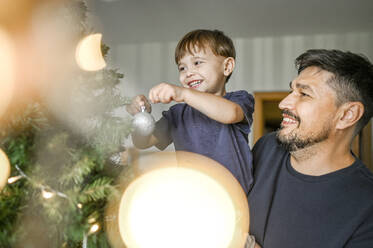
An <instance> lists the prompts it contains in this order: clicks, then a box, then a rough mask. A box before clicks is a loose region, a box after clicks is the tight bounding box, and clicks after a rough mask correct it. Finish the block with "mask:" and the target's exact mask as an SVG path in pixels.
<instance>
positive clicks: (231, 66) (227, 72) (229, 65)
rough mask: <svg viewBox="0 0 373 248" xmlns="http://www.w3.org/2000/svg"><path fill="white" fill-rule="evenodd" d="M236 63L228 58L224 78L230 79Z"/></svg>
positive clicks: (225, 63)
mask: <svg viewBox="0 0 373 248" xmlns="http://www.w3.org/2000/svg"><path fill="white" fill-rule="evenodd" d="M235 65H236V61H235V60H234V58H232V57H228V58H226V59H225V60H224V76H226V77H228V76H229V75H231V73H232V72H233V70H234V67H235Z"/></svg>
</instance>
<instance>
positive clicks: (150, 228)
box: [118, 152, 249, 248]
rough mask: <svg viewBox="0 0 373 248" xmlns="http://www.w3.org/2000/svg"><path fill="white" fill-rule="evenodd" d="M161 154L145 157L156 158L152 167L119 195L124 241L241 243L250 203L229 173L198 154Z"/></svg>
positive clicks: (217, 247)
mask: <svg viewBox="0 0 373 248" xmlns="http://www.w3.org/2000/svg"><path fill="white" fill-rule="evenodd" d="M159 154H160V155H159V156H158V157H157V155H153V157H151V158H150V159H149V160H146V159H144V160H143V161H145V160H146V161H147V162H149V161H151V163H154V165H151V166H150V167H152V169H149V170H146V171H145V172H144V173H143V175H141V176H140V177H138V178H137V179H136V180H134V181H133V182H132V183H131V184H130V185H129V186H128V187H127V189H126V190H125V192H124V194H123V195H122V198H121V201H120V206H119V216H118V217H119V231H120V234H121V236H122V239H123V241H124V243H125V244H126V246H127V247H139V248H151V247H162V248H174V247H178V248H190V247H193V248H205V247H214V248H237V247H243V246H244V244H245V241H246V237H247V234H248V232H249V208H248V204H247V198H246V196H245V193H244V192H243V190H242V188H241V186H240V185H239V183H238V182H237V180H236V179H235V178H234V177H233V176H232V174H231V173H230V172H229V171H228V170H227V169H225V168H224V167H223V166H221V165H220V164H218V163H217V162H215V161H213V160H211V159H209V158H206V157H204V156H202V155H198V154H193V153H188V152H176V155H175V153H167V152H166V153H159ZM157 163H158V165H157ZM140 167H141V165H140ZM149 206H151V207H149Z"/></svg>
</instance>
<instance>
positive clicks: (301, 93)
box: [300, 92, 310, 96]
mask: <svg viewBox="0 0 373 248" xmlns="http://www.w3.org/2000/svg"><path fill="white" fill-rule="evenodd" d="M300 95H301V96H310V95H308V94H307V93H304V92H300Z"/></svg>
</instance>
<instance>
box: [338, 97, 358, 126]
mask: <svg viewBox="0 0 373 248" xmlns="http://www.w3.org/2000/svg"><path fill="white" fill-rule="evenodd" d="M363 114H364V105H363V104H362V103H361V102H347V103H345V104H343V105H342V106H341V107H340V115H339V119H338V123H337V129H345V128H348V127H350V126H353V125H355V124H356V123H357V122H358V121H359V120H360V119H361V117H362V116H363Z"/></svg>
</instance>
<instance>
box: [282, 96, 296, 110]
mask: <svg viewBox="0 0 373 248" xmlns="http://www.w3.org/2000/svg"><path fill="white" fill-rule="evenodd" d="M294 104H295V99H294V97H293V95H292V93H290V94H289V95H287V96H286V97H285V98H284V99H282V100H281V102H280V103H279V104H278V107H279V109H281V110H283V109H293V108H294Z"/></svg>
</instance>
